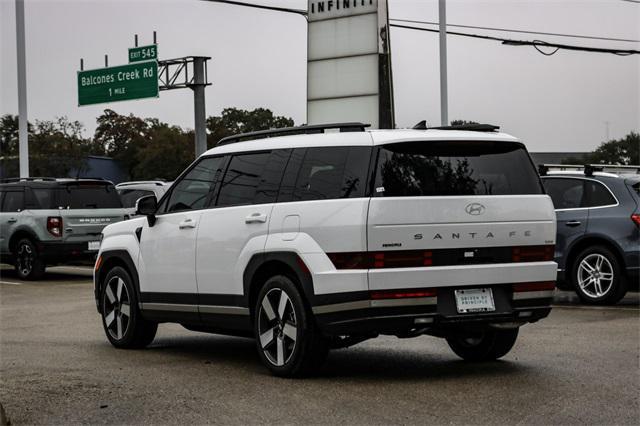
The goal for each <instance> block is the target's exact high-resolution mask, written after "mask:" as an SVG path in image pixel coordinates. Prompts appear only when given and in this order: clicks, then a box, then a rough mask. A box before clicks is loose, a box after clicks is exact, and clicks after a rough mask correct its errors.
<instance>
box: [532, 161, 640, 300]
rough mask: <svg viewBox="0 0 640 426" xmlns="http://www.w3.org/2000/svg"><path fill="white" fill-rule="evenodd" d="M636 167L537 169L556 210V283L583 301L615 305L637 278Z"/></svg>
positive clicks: (639, 182)
mask: <svg viewBox="0 0 640 426" xmlns="http://www.w3.org/2000/svg"><path fill="white" fill-rule="evenodd" d="M634 167H635V166H634ZM554 168H555V169H556V170H553V169H554ZM572 168H573V170H570V169H572ZM558 169H560V170H558ZM639 171H640V167H638V168H637V169H636V168H631V167H628V168H620V167H619V166H600V165H597V166H596V165H592V166H584V167H580V168H579V167H577V166H556V167H553V166H541V167H540V172H541V175H542V182H543V184H544V187H545V189H546V191H547V193H548V194H549V195H550V196H551V198H552V200H553V204H554V206H555V209H556V217H557V224H558V236H557V242H556V253H555V260H556V262H557V263H558V282H559V284H558V286H559V287H561V288H563V287H564V288H566V289H569V288H571V289H574V290H575V291H576V292H577V293H578V295H579V296H580V298H581V299H582V300H583V301H584V302H585V303H590V304H610V303H616V302H617V301H619V300H620V299H621V298H622V297H624V295H625V294H626V292H627V289H628V288H629V286H630V285H633V284H636V283H637V282H638V276H639V271H640V196H639V193H640V174H638V173H639Z"/></svg>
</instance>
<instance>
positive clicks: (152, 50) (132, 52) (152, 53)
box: [129, 44, 158, 63]
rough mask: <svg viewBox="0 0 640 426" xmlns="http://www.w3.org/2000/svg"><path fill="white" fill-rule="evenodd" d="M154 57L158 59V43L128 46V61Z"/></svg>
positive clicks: (147, 59) (139, 60) (145, 59)
mask: <svg viewBox="0 0 640 426" xmlns="http://www.w3.org/2000/svg"><path fill="white" fill-rule="evenodd" d="M154 59H158V45H156V44H151V45H149V46H140V47H130V48H129V63H132V62H141V61H151V60H154Z"/></svg>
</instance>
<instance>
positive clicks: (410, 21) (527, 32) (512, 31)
mask: <svg viewBox="0 0 640 426" xmlns="http://www.w3.org/2000/svg"><path fill="white" fill-rule="evenodd" d="M389 20H390V21H397V22H409V23H412V24H428V25H438V23H437V22H429V21H414V20H412V19H389ZM447 27H458V28H472V29H476V30H491V31H506V32H510V33H523V34H537V35H548V36H558V37H572V38H584V39H592V40H607V41H624V42H631V43H640V40H633V39H626V38H612V37H598V36H587V35H579V34H562V33H546V32H541V31H528V30H513V29H509V28H493V27H479V26H475V25H461V24H449V23H447Z"/></svg>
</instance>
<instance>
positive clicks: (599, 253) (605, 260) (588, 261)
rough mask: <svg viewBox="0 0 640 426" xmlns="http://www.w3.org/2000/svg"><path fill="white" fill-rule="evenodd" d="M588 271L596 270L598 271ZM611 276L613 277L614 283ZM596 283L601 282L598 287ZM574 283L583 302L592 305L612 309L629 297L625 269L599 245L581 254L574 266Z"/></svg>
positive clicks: (572, 268) (572, 279)
mask: <svg viewBox="0 0 640 426" xmlns="http://www.w3.org/2000/svg"><path fill="white" fill-rule="evenodd" d="M599 262H600V263H599ZM598 264H599V265H600V267H599V268H598V267H596V266H597V265H598ZM587 268H594V271H589V270H588V269H587ZM608 274H612V276H611V279H610V280H609V278H608V277H609V275H608ZM594 280H597V283H598V284H597V285H598V286H597V287H596V281H594ZM570 281H571V285H572V286H573V289H574V290H575V291H576V293H577V294H578V296H579V297H580V300H582V302H583V303H585V304H589V305H612V304H615V303H617V302H618V301H619V300H620V299H622V298H623V297H624V295H625V294H626V293H627V280H626V277H625V276H624V273H623V270H622V265H621V264H620V262H619V261H618V258H617V257H616V255H615V254H614V253H613V252H612V251H611V250H610V249H609V248H607V247H605V246H600V245H595V246H592V247H588V248H586V249H584V250H582V251H581V252H580V253H578V256H576V258H575V261H574V262H573V264H572V265H571V277H570Z"/></svg>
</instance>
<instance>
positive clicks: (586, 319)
mask: <svg viewBox="0 0 640 426" xmlns="http://www.w3.org/2000/svg"><path fill="white" fill-rule="evenodd" d="M556 300H557V303H556V306H555V308H554V309H553V311H552V313H551V315H550V317H549V318H547V319H545V320H543V321H541V322H539V323H537V324H533V325H527V326H525V327H524V328H523V329H522V330H521V333H520V337H519V340H518V342H517V343H516V347H515V348H514V350H513V351H512V352H511V353H509V354H508V355H507V356H506V357H505V358H503V360H501V361H498V362H493V363H485V364H467V363H464V362H462V361H460V360H458V359H457V358H456V356H455V355H454V354H453V353H452V352H451V351H450V350H449V348H448V346H447V345H446V342H445V341H444V340H441V339H436V338H432V337H426V336H423V337H419V338H414V339H398V338H395V337H380V338H378V339H374V340H370V341H367V342H365V343H362V344H360V345H357V346H354V347H352V348H348V349H341V350H337V351H333V352H332V353H331V354H330V356H329V359H328V362H327V364H326V365H325V367H324V369H323V370H322V371H321V372H320V373H319V374H318V375H317V376H316V377H312V378H307V379H298V380H288V379H280V378H275V377H272V376H271V375H269V373H268V372H267V370H266V369H265V368H264V367H263V366H262V365H261V364H260V361H259V359H258V355H257V353H256V351H255V347H254V343H253V341H252V340H249V339H242V338H232V337H224V336H218V335H208V334H201V333H195V332H190V331H187V330H185V329H183V328H182V327H181V326H178V325H168V324H167V325H161V326H160V328H159V331H158V335H157V337H156V340H155V341H154V343H153V344H152V345H151V346H150V347H149V348H147V349H145V350H130V351H128V350H117V349H115V348H113V347H112V346H111V345H110V344H109V343H108V341H107V339H106V338H105V336H104V333H103V330H102V326H101V323H100V318H99V316H98V314H97V312H96V310H95V304H94V301H93V293H92V284H91V270H90V269H87V268H78V267H60V268H51V269H50V270H48V272H47V275H46V277H45V280H43V281H39V282H21V281H19V280H18V279H17V278H15V275H14V274H13V272H12V271H10V270H7V269H2V270H1V271H0V403H2V406H3V407H4V409H5V410H6V413H7V416H8V417H9V418H10V420H11V421H12V423H13V424H16V425H18V424H42V423H46V424H73V423H89V424H187V423H194V424H203V423H223V424H256V423H288V424H307V423H313V424H336V423H346V424H389V423H393V424H398V423H403V424H415V423H436V424H452V423H453V424H488V423H491V424H551V423H553V424H582V423H587V424H637V423H638V419H639V418H640V311H639V309H638V304H639V298H638V293H630V294H628V295H627V297H626V298H625V299H624V300H623V301H622V302H621V303H620V304H619V305H617V306H615V307H585V306H580V305H579V304H577V301H576V298H575V296H573V295H572V293H568V292H559V293H558V295H557V297H556Z"/></svg>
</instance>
